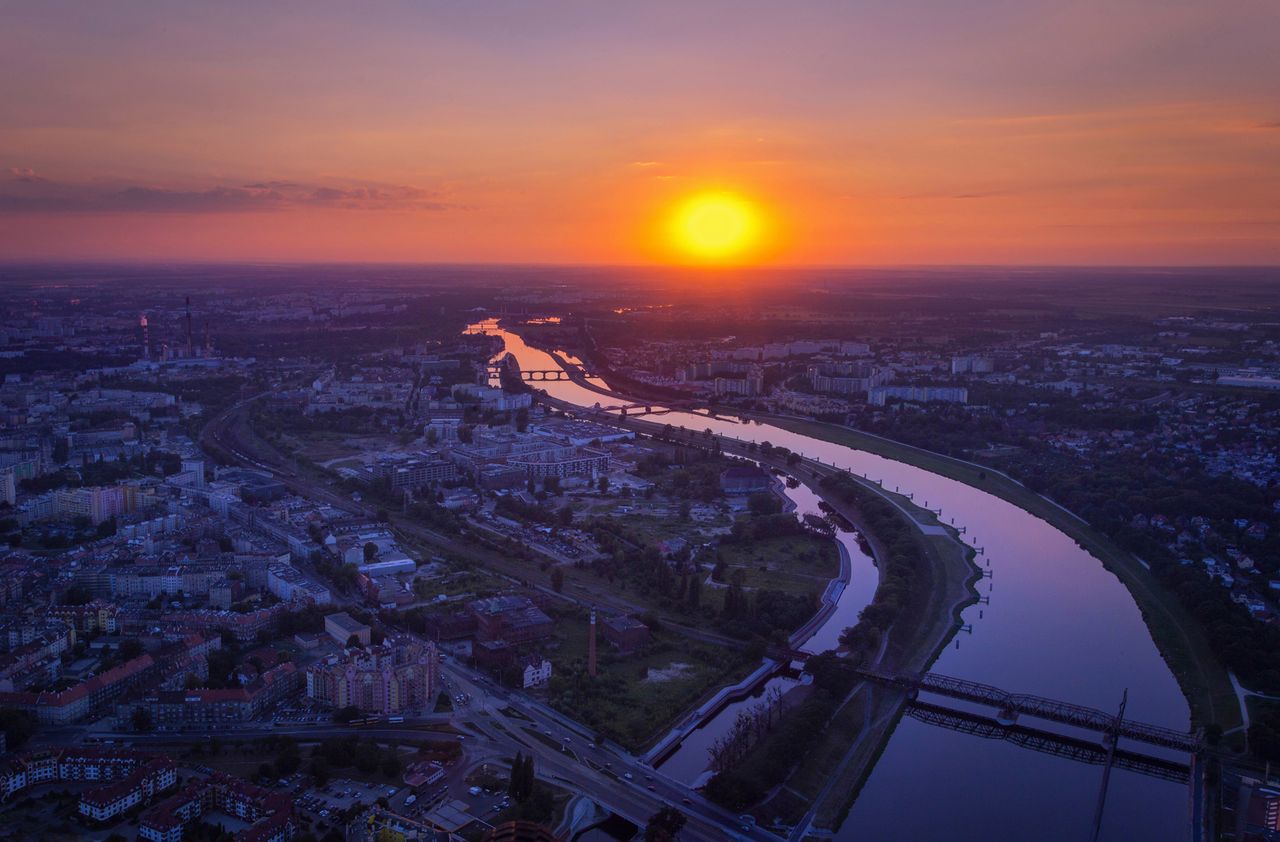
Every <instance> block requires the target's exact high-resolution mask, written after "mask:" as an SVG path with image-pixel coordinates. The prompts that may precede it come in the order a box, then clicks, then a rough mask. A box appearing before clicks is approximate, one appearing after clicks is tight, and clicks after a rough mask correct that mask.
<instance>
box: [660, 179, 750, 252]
mask: <svg viewBox="0 0 1280 842" xmlns="http://www.w3.org/2000/svg"><path fill="white" fill-rule="evenodd" d="M761 228H762V221H761V215H760V212H759V211H758V210H757V209H756V207H755V206H754V205H753V204H752V203H751V202H749V201H748V200H746V199H744V198H742V197H741V196H737V195H735V194H733V193H722V192H707V193H699V194H697V195H695V196H691V197H689V198H688V199H685V200H684V201H683V202H681V203H680V204H679V205H678V206H677V207H676V209H675V212H674V213H673V214H672V217H671V239H672V241H673V243H674V245H675V246H676V247H677V248H678V249H679V250H680V251H682V252H684V253H685V254H687V255H689V256H690V257H693V258H695V259H698V260H706V261H711V262H719V261H728V260H733V259H735V258H741V257H743V256H744V255H745V254H747V253H748V252H749V251H751V249H752V248H753V247H754V246H756V245H758V244H759V240H760V235H761Z"/></svg>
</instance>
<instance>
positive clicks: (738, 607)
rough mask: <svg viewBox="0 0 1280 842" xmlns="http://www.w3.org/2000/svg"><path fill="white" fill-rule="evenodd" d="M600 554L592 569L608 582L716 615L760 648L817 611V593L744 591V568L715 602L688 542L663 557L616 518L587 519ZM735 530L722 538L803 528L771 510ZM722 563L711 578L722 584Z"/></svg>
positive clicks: (719, 623) (673, 606) (691, 611)
mask: <svg viewBox="0 0 1280 842" xmlns="http://www.w3.org/2000/svg"><path fill="white" fill-rule="evenodd" d="M586 526H587V528H589V529H590V530H591V533H592V536H593V537H594V538H595V540H596V543H597V545H598V546H599V547H600V549H601V550H602V551H603V553H604V556H603V557H602V558H598V559H596V560H594V561H592V562H591V569H592V570H594V571H595V572H596V573H597V574H598V575H600V576H603V577H604V578H606V579H607V580H608V581H609V582H611V583H612V582H614V581H615V580H619V579H621V580H622V581H624V582H626V583H627V584H628V585H631V586H633V587H635V588H636V589H637V590H638V591H639V592H640V593H642V594H646V595H656V596H657V597H658V600H659V605H660V606H661V607H662V608H663V609H665V610H668V611H676V612H679V613H683V614H686V615H701V616H703V617H709V618H711V619H713V620H714V622H715V625H716V627H717V628H719V629H720V630H721V631H722V632H724V633H725V634H727V635H729V636H731V637H736V638H738V639H740V640H750V641H755V642H756V644H757V648H759V649H760V650H761V652H763V650H764V647H765V646H766V645H767V644H768V642H770V641H772V642H778V643H781V642H784V641H785V639H786V634H787V633H789V632H791V631H794V630H795V629H796V628H799V627H800V625H802V624H803V623H804V622H805V621H806V620H807V619H809V617H811V616H812V615H813V613H814V612H815V611H817V610H818V595H817V594H816V593H811V594H807V595H806V594H790V593H787V592H786V591H781V590H776V589H759V590H754V591H748V590H747V589H746V588H745V587H744V586H743V585H744V581H745V575H744V573H743V571H742V570H737V571H734V573H733V574H732V575H730V576H729V580H728V582H727V584H728V587H727V588H725V589H724V600H723V602H722V603H721V605H720V606H719V609H718V610H717V607H716V606H715V604H714V603H713V602H712V601H711V600H708V599H707V591H706V590H705V589H704V588H703V582H702V579H703V577H704V576H705V572H704V570H703V567H702V565H701V563H699V559H694V558H691V551H690V548H689V547H688V546H686V547H685V548H684V549H683V550H681V551H680V552H678V553H676V554H675V555H674V556H673V557H671V558H667V557H664V556H663V555H662V553H661V552H660V551H659V550H658V548H657V547H656V546H654V545H652V544H645V543H643V542H642V540H641V539H640V537H639V536H638V535H637V534H636V533H634V532H633V531H632V530H630V529H629V528H628V527H627V526H626V525H625V524H624V523H623V522H622V521H620V520H617V519H610V518H602V517H596V518H592V519H591V520H589V521H587V523H586ZM734 530H735V532H734V534H735V535H736V536H737V537H736V538H734V537H733V536H726V538H725V539H724V540H726V541H733V540H736V541H743V542H748V541H751V540H753V539H754V538H761V539H762V538H772V537H776V536H778V535H790V534H799V533H802V532H804V531H805V529H804V526H803V524H801V523H800V522H799V521H798V520H796V518H795V516H794V515H785V514H775V515H765V516H763V517H755V518H744V519H742V520H740V521H738V523H736V524H735V525H734ZM726 566H727V565H726V564H725V562H724V560H723V559H722V558H717V560H716V562H715V566H714V568H713V570H712V575H711V578H712V580H713V581H714V582H717V583H725V580H724V573H725V570H726Z"/></svg>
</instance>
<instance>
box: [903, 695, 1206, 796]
mask: <svg viewBox="0 0 1280 842" xmlns="http://www.w3.org/2000/svg"><path fill="white" fill-rule="evenodd" d="M907 716H910V717H911V718H912V719H917V720H919V721H921V722H924V723H927V724H929V725H937V726H939V727H942V728H949V729H951V730H952V731H959V732H960V733H962V734H970V735H973V736H976V737H982V738H983V739H988V740H1006V741H1008V742H1011V743H1013V744H1014V745H1017V746H1020V747H1022V748H1027V749H1031V750H1032V751H1038V752H1041V753H1043V754H1052V755H1054V756H1055V757H1065V758H1067V759H1069V760H1075V761H1078V762H1081V763H1091V764H1093V765H1095V766H1105V765H1106V764H1107V748H1106V747H1105V746H1102V745H1099V744H1097V743H1093V742H1090V741H1088V740H1085V739H1081V738H1080V737H1069V736H1066V735H1063V734H1055V733H1052V732H1050V731H1042V730H1040V729H1039V728H1029V727H1027V726H1025V725H1016V724H1015V725H1005V724H1003V723H1001V722H998V721H996V720H994V719H991V718H989V717H986V716H982V715H981V714H977V713H970V712H968V711H959V710H953V709H952V708H947V707H942V706H940V705H931V704H929V703H928V702H921V701H919V700H917V701H914V702H912V703H911V704H910V705H908V706H907ZM1111 763H1112V765H1114V766H1119V767H1120V768H1121V769H1127V770H1129V771H1131V772H1137V773H1139V774H1142V775H1149V776H1151V777H1154V778H1161V779H1163V780H1166V781H1173V782H1175V783H1180V784H1185V783H1187V782H1188V781H1189V780H1190V775H1191V767H1190V766H1189V765H1188V764H1186V763H1179V762H1178V761H1176V760H1166V759H1164V758H1161V757H1152V756H1150V755H1146V754H1142V753H1140V752H1136V751H1128V750H1125V749H1121V748H1117V749H1115V750H1114V752H1113V753H1112V757H1111Z"/></svg>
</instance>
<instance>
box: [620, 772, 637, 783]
mask: <svg viewBox="0 0 1280 842" xmlns="http://www.w3.org/2000/svg"><path fill="white" fill-rule="evenodd" d="M622 777H624V778H626V779H627V780H629V781H630V780H633V779H634V778H635V775H633V774H631V773H630V772H624V773H623V774H622Z"/></svg>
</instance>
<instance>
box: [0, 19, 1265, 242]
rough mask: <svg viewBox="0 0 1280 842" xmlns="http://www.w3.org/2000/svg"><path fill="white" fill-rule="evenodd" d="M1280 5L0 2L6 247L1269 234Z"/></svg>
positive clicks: (1261, 238) (1179, 238)
mask: <svg viewBox="0 0 1280 842" xmlns="http://www.w3.org/2000/svg"><path fill="white" fill-rule="evenodd" d="M1278 24H1280V7H1277V6H1276V5H1275V4H1273V3H1265V2H1252V1H1251V0H1233V1H1232V2H1226V3H1219V4H1214V5H1213V6H1208V5H1205V4H1199V3H1192V2H1154V0H1133V2H1123V3H1103V2H1085V3H1075V4H1070V5H1062V4H1055V3H1045V2H1026V3H1012V2H1004V1H1003V0H982V2H978V3H973V4H965V5H964V6H963V7H961V6H957V5H955V4H947V3H939V2H925V0H917V2H909V3H892V4H891V3H881V2H866V3H859V4H856V5H853V4H850V5H842V4H809V5H806V6H804V7H803V8H799V9H797V8H795V7H788V6H785V5H782V4H771V3H740V2H735V3H730V2H707V3H699V4H697V5H696V6H693V7H685V6H683V5H679V4H672V3H657V4H649V5H646V6H643V7H640V6H635V7H620V6H614V5H612V4H609V5H607V6H605V5H595V4H588V3H574V2H549V3H543V4H536V5H533V4H527V5H526V4H518V3H490V4H485V5H483V6H467V5H437V4H412V3H379V4H371V5H367V6H361V7H360V10H359V11H356V10H354V9H352V8H349V7H345V6H342V5H339V4H309V5H307V6H305V7H302V6H296V7H293V6H287V5H281V6H272V7H266V8H263V7H258V6H253V7H250V6H248V5H243V6H242V5H240V4H220V5H218V6H216V7H214V6H203V5H200V4H191V3H181V4H168V5H165V6H152V5H149V4H144V3H132V2H122V3H114V4H109V5H102V6H88V7H82V6H80V5H78V4H63V3H47V4H40V5H38V6H37V5H22V6H15V7H13V8H11V9H9V11H8V13H7V14H6V26H5V28H4V31H3V32H0V55H2V56H3V58H0V67H2V68H3V72H0V102H3V103H4V106H5V115H6V118H5V120H4V124H3V126H0V260H5V261H21V260H50V259H61V260H128V261H144V262H150V261H210V260H213V261H270V262H313V261H317V262H326V261H343V262H347V261H350V262H429V263H473V262H475V263H552V264H579V265H582V264H608V265H637V264H638V265H645V264H665V263H672V262H676V263H679V262H682V261H683V260H685V259H686V258H687V257H688V255H687V254H683V253H681V252H680V251H679V249H676V248H674V247H673V246H672V244H671V243H670V242H667V241H666V239H665V238H664V236H663V234H662V230H663V225H664V224H665V220H666V218H667V217H668V215H669V214H670V213H671V211H672V209H673V208H674V207H676V206H677V205H678V204H679V203H681V202H683V201H685V200H686V199H687V198H688V197H689V196H691V195H694V194H697V193H699V192H702V191H706V190H728V191H732V192H733V193H734V194H737V195H740V196H743V197H746V199H748V200H749V201H750V203H751V204H752V205H753V206H754V207H757V208H759V210H760V213H761V214H762V216H763V218H766V219H767V220H768V221H769V223H770V224H769V227H768V230H769V232H770V237H769V238H768V241H767V242H765V241H762V242H760V243H756V244H754V248H752V249H750V250H748V251H746V252H743V253H742V254H741V255H740V256H738V257H737V258H736V259H735V261H734V262H746V263H750V264H766V265H785V266H811V265H822V266H845V265H848V266H863V265H898V264H901V265H926V264H970V265H1000V264H1034V265H1238V264H1245V265H1259V264H1274V263H1280V236H1278V235H1280V214H1278V213H1277V210H1276V208H1277V206H1278V204H1280V203H1278V202H1277V201H1276V198H1277V195H1280V111H1277V106H1276V101H1275V96H1274V94H1275V84H1274V80H1275V79H1277V78H1280V52H1277V51H1276V50H1275V49H1274V43H1273V42H1274V33H1275V32H1276V31H1278V30H1280V26H1278Z"/></svg>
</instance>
